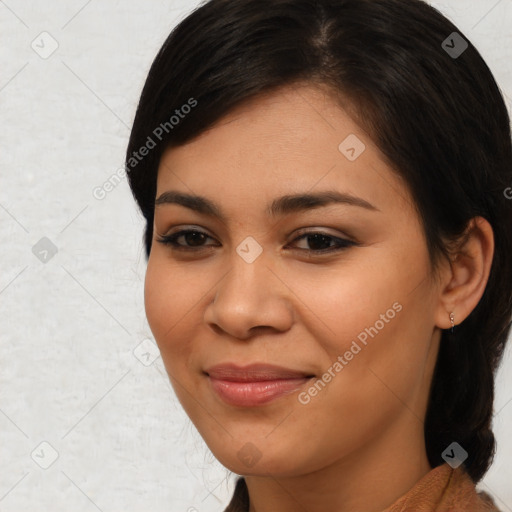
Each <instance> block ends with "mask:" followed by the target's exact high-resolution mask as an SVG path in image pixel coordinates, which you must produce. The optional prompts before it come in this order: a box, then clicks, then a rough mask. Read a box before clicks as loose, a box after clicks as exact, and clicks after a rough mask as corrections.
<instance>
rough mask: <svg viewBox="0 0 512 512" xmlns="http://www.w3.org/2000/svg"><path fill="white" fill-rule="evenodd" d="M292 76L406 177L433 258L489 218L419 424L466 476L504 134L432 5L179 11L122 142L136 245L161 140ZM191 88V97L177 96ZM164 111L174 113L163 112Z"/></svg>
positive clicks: (477, 456) (475, 71)
mask: <svg viewBox="0 0 512 512" xmlns="http://www.w3.org/2000/svg"><path fill="white" fill-rule="evenodd" d="M453 32H457V33H458V34H459V35H460V37H461V38H462V39H458V40H457V43H455V42H454V41H455V40H454V39H453V36H452V34H453ZM450 37H452V39H449V38H450ZM464 40H465V41H466V43H467V45H468V47H467V48H466V49H465V51H463V52H462V53H461V54H460V55H454V54H453V53H451V54H450V52H449V51H448V50H447V45H446V43H444V41H449V45H448V46H449V47H451V48H453V47H455V45H456V44H457V45H458V49H460V48H461V44H463V43H461V41H464ZM299 82H306V83H312V84H322V85H324V86H327V87H329V90H332V91H333V93H334V94H335V95H337V97H338V98H339V102H340V106H342V107H343V108H345V109H346V108H348V107H350V108H351V109H352V111H353V114H354V116H355V118H356V119H357V122H358V124H359V125H360V126H361V127H362V128H363V129H364V130H365V131H366V132H367V134H368V136H369V137H371V139H372V140H373V141H374V142H375V144H376V145H377V146H378V147H379V149H380V150H381V152H382V153H383V155H385V158H387V159H388V161H389V163H390V165H391V166H392V167H393V169H394V170H395V172H397V174H398V175H399V176H401V177H402V178H403V180H404V181H405V182H406V183H407V185H408V187H409V189H410V192H411V195H412V197H413V199H414V202H415V207H416V208H417V210H418V213H419V215H420V218H421V221H422V225H423V229H424V231H425V235H426V240H427V245H428V250H429V254H430V258H431V262H432V266H433V268H436V264H437V263H438V262H439V258H441V257H443V256H444V257H447V256H449V254H450V247H451V244H452V243H453V242H456V241H457V240H460V239H461V237H462V236H463V235H464V233H465V230H466V227H467V225H468V222H469V221H470V220H471V219H472V218H473V217H475V216H482V217H484V218H486V219H487V220H488V221H489V223H490V224H491V226H492V228H493V231H494V236H495V254H494V258H493V262H492V267H491V273H490V277H489V281H488V284H487V287H486V289H485V292H484V295H483V297H482V299H481V300H480V302H479V303H478V305H477V306H476V308H475V309H474V310H473V311H472V312H471V314H470V315H469V316H468V317H467V318H466V320H464V322H462V323H461V324H460V325H458V326H457V327H456V328H455V332H454V333H453V334H451V333H450V332H449V331H443V334H442V340H441V345H440V351H439V355H438V361H437V365H436V368H435V373H434V377H433V381H432V386H431V393H430V400H429V406H428V411H427V415H426V419H425V427H424V432H425V441H426V448H427V454H428V458H429V461H430V464H431V465H432V467H436V466H438V465H440V464H442V463H443V462H444V460H443V459H442V457H441V454H442V452H443V451H444V450H445V448H446V447H447V446H448V445H449V444H450V443H452V442H453V441H457V442H458V443H459V444H460V445H461V446H462V447H463V448H464V449H465V450H466V451H467V452H468V458H467V459H466V461H465V462H464V466H465V468H466V470H467V471H468V473H469V474H470V476H471V477H472V479H473V481H474V482H475V483H476V482H478V481H479V480H480V479H481V478H482V476H483V475H484V474H485V472H486V471H487V469H488V467H489V465H490V464H491V462H492V457H493V455H494V450H495V440H494V436H493V433H492V430H491V420H492V412H493V399H494V373H495V371H496V368H497V366H498V364H499V362H500V359H501V356H502V353H503V349H504V346H505V343H506V340H507V335H508V333H509V330H510V320H511V312H512V293H511V290H512V258H511V255H512V207H511V206H512V204H511V201H510V200H507V199H506V197H505V196H504V190H505V189H506V188H507V187H510V186H511V185H512V149H511V134H510V124H509V116H508V113H507V109H506V106H505V103H504V101H503V97H502V95H501V93H500V90H499V88H498V86H497V84H496V82H495V80H494V78H493V76H492V73H491V71H490V70H489V68H488V66H487V65H486V64H485V62H484V60H483V59H482V57H481V56H480V54H479V52H478V51H477V50H476V48H475V47H474V46H473V45H472V44H471V42H470V41H468V39H467V38H466V37H465V36H464V34H462V33H461V31H460V30H459V29H457V27H456V26H455V25H453V24H452V23H451V22H450V21H449V20H447V19H446V18H445V17H444V16H443V15H442V14H440V13H439V12H438V11H437V10H436V9H434V8H433V7H431V6H429V5H428V4H426V3H424V2H423V1H420V0H211V1H208V2H206V3H205V4H203V5H201V6H200V7H199V8H197V9H196V10H195V11H193V12H192V13H191V14H190V15H188V16H187V17H186V18H185V19H183V21H181V22H180V23H179V24H178V25H177V26H176V27H175V28H174V30H173V31H172V33H171V34H170V35H169V37H168V38H167V40H166V41H165V43H164V44H163V46H162V48H161V50H160V51H159V53H158V55H157V56H156V58H155V60H154V62H153V65H152V66H151V69H150V71H149V75H148V77H147V80H146V83H145V85H144V89H143V91H142V95H141V98H140V103H139V105H138V108H137V113H136V116H135V121H134V124H133V129H132V132H131V137H130V141H129V145H128V149H127V154H126V167H127V172H128V178H129V183H130V186H131V189H132V192H133V195H134V197H135V199H136V201H137V203H138V205H139V207H140V209H141V211H142V213H143V215H144V217H145V219H146V222H147V224H146V229H145V235H144V242H145V250H146V256H147V257H149V254H150V251H151V246H152V238H153V214H154V201H155V194H156V178H157V169H158V164H159V161H160V158H161V155H162V152H163V150H164V149H165V148H167V147H169V146H176V145H180V144H183V143H185V142H187V141H189V140H191V139H193V138H194V137H196V136H198V135H199V134H201V133H202V132H204V130H206V129H207V128H210V127H211V126H212V125H213V124H214V123H215V122H216V121H218V120H220V119H221V118H222V117H223V116H224V115H225V114H227V113H228V112H229V111H230V110H232V109H233V108H234V107H236V106H238V105H240V104H241V103H242V102H245V101H246V100H248V99H250V98H252V97H254V96H255V95H258V94H260V93H262V92H268V91H272V90H275V89H277V88H278V87H281V86H286V85H293V84H296V83H299ZM191 99H192V100H193V101H194V102H195V104H196V106H195V107H194V108H190V109H189V108H187V109H182V106H184V105H187V104H189V105H190V104H191ZM176 110H178V111H179V112H180V113H181V114H183V115H180V116H179V120H178V117H177V114H176V115H175V119H174V120H173V121H172V122H170V119H171V116H173V114H175V113H176ZM185 112H187V113H185ZM166 123H167V124H166ZM158 127H160V129H159V130H158V129H157V128H158ZM156 134H158V136H157V135H156ZM150 139H151V142H152V144H150V142H149V141H150ZM153 144H154V145H155V146H156V147H152V148H151V149H150V150H149V152H147V151H144V153H146V156H144V158H140V159H136V160H135V159H134V153H135V152H138V151H139V150H140V148H142V147H143V146H146V147H149V145H151V146H153Z"/></svg>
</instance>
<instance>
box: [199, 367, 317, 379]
mask: <svg viewBox="0 0 512 512" xmlns="http://www.w3.org/2000/svg"><path fill="white" fill-rule="evenodd" d="M205 373H207V374H208V375H209V376H210V377H213V378H214V379H220V380H226V381H232V382H258V381H265V380H279V379H303V378H305V377H313V376H314V375H312V374H311V373H308V372H304V371H300V370H292V369H290V368H284V367H282V366H276V365H271V364H263V363H255V364H250V365H247V366H238V365H236V364H234V363H224V364H218V365H216V366H212V367H210V368H208V369H207V370H205Z"/></svg>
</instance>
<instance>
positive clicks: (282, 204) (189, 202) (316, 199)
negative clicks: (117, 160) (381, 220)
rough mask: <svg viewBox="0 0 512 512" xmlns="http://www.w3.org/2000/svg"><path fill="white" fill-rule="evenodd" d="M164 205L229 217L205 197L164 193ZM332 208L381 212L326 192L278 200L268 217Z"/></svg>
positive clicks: (161, 202)
mask: <svg viewBox="0 0 512 512" xmlns="http://www.w3.org/2000/svg"><path fill="white" fill-rule="evenodd" d="M164 204H178V205H181V206H184V207H186V208H190V209H191V210H194V211H196V212H198V213H201V214H203V215H208V216H209V217H217V218H219V219H220V220H222V221H223V222H226V216H225V214H224V213H223V211H222V208H221V207H220V206H219V205H217V204H216V203H214V202H213V201H211V200H209V199H207V198H206V197H203V196H199V195H194V194H187V193H184V192H177V191H174V190H168V191H166V192H163V193H162V194H161V195H160V196H159V197H158V198H157V199H156V200H155V206H161V205H164ZM330 204H345V205H349V206H358V207H360V208H365V209H367V210H371V211H380V210H379V209H378V208H377V207H376V206H374V205H373V204H371V203H369V202H368V201H366V200H364V199H362V198H361V197H357V196H353V195H350V194H346V193H341V192H337V191H334V190H326V191H323V192H317V193H314V194H312V193H304V194H293V195H285V196H282V197H278V198H276V199H274V200H273V201H272V203H271V204H270V205H269V206H268V208H267V210H266V213H267V215H269V216H270V217H278V216H283V215H286V214H288V213H293V212H300V211H307V210H312V209H314V208H320V207H322V206H327V205H330Z"/></svg>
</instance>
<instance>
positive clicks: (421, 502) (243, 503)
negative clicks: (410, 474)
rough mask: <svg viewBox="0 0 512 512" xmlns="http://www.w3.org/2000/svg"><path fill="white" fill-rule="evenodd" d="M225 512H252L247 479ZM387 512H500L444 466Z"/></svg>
mask: <svg viewBox="0 0 512 512" xmlns="http://www.w3.org/2000/svg"><path fill="white" fill-rule="evenodd" d="M224 512H249V495H248V492H247V485H246V483H245V480H244V479H243V478H239V479H238V480H237V483H236V487H235V492H234V494H233V498H232V500H231V502H230V503H229V505H228V506H227V508H226V509H225V510H224ZM383 512H500V511H499V509H498V508H497V507H496V505H495V503H494V501H493V500H492V498H491V497H490V496H489V495H488V494H486V493H485V492H477V491H476V489H475V484H474V483H473V480H471V477H470V476H469V475H468V474H467V473H466V471H465V470H464V469H463V466H459V467H458V468H457V469H452V468H451V467H450V466H449V465H448V464H443V465H441V466H437V467H436V468H434V469H432V470H431V471H430V472H429V473H427V474H426V475H425V476H424V477H423V478H422V479H421V480H419V481H418V482H417V483H416V485H414V487H413V488H412V489H410V490H409V491H408V492H407V493H406V494H404V495H403V496H402V497H401V498H398V500H397V501H395V503H393V504H392V505H390V506H389V507H388V508H386V509H385V510H383Z"/></svg>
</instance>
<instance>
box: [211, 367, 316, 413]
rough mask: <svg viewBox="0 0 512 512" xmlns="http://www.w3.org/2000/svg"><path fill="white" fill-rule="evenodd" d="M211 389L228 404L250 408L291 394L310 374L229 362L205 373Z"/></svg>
mask: <svg viewBox="0 0 512 512" xmlns="http://www.w3.org/2000/svg"><path fill="white" fill-rule="evenodd" d="M205 373H206V374H207V375H208V377H209V381H210V383H211V386H212V388H213V390H214V391H215V392H216V393H217V394H218V395H219V396H220V398H221V399H222V400H224V401H225V402H226V403H228V404H230V405H235V406H245V407H253V406H257V405H262V404H265V403H268V402H270V401H272V400H275V399H276V398H279V397H281V396H283V395H287V394H289V393H292V392H293V391H297V390H298V389H299V388H301V387H302V386H303V385H304V384H305V383H306V382H308V381H309V380H310V379H311V378H312V377H313V375H311V374H308V373H305V372H300V371H296V370H291V369H289V368H282V367H279V366H274V365H266V364H252V365H249V366H243V367H241V366H237V365H235V364H232V363H227V364H221V365H217V366H213V367H211V368H209V369H208V370H206V372H205Z"/></svg>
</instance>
